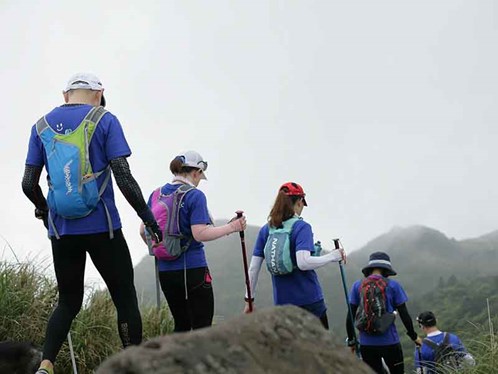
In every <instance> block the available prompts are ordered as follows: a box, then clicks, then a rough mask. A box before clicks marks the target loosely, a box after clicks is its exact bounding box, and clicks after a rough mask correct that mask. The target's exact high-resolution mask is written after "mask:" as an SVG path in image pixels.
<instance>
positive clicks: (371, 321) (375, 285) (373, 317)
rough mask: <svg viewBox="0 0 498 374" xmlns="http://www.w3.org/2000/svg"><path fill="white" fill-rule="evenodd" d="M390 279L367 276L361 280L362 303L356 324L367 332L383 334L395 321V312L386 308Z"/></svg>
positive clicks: (357, 313)
mask: <svg viewBox="0 0 498 374" xmlns="http://www.w3.org/2000/svg"><path fill="white" fill-rule="evenodd" d="M387 285H388V280H387V279H385V278H383V277H382V278H378V277H371V276H370V277H367V278H365V279H363V280H362V281H361V285H360V288H359V291H360V305H359V306H358V310H357V312H356V317H355V326H356V327H357V328H358V330H360V331H363V332H365V333H367V334H372V335H381V334H383V333H385V332H386V331H387V329H388V328H389V326H391V324H392V323H393V322H394V314H393V313H388V312H387V310H386V288H387Z"/></svg>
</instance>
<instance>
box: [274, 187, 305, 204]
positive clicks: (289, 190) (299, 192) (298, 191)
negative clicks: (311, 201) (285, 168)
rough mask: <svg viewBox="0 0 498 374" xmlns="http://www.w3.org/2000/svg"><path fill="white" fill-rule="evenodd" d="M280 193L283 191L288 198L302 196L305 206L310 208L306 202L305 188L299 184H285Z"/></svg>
mask: <svg viewBox="0 0 498 374" xmlns="http://www.w3.org/2000/svg"><path fill="white" fill-rule="evenodd" d="M279 191H282V192H283V193H284V194H286V195H287V196H300V197H302V198H303V203H304V206H308V203H306V200H305V198H304V197H305V196H306V194H305V193H304V190H303V188H302V187H301V186H300V185H299V184H297V183H294V182H287V183H284V184H282V185H281V186H280V189H279Z"/></svg>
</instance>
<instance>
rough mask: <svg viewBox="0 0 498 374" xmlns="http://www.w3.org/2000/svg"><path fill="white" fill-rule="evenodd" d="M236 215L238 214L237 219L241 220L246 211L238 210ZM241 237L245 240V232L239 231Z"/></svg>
mask: <svg viewBox="0 0 498 374" xmlns="http://www.w3.org/2000/svg"><path fill="white" fill-rule="evenodd" d="M235 214H237V218H240V217H242V215H243V214H244V211H243V210H237V211H236V212H235ZM239 235H240V237H241V238H242V239H244V231H239Z"/></svg>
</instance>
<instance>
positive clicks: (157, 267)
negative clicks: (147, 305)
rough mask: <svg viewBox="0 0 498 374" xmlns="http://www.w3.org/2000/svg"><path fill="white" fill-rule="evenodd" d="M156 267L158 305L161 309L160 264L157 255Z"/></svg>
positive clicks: (155, 259)
mask: <svg viewBox="0 0 498 374" xmlns="http://www.w3.org/2000/svg"><path fill="white" fill-rule="evenodd" d="M154 267H155V273H156V305H157V311H158V312H159V310H161V293H160V284H159V265H158V263H157V257H156V256H154Z"/></svg>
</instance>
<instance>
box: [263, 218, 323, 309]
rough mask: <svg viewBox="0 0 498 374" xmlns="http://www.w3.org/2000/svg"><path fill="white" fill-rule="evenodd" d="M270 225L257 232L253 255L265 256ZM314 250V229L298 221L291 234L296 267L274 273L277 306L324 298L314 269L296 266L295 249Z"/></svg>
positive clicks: (298, 304)
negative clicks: (302, 268)
mask: <svg viewBox="0 0 498 374" xmlns="http://www.w3.org/2000/svg"><path fill="white" fill-rule="evenodd" d="M269 230H270V229H269V227H268V224H266V225H264V226H263V227H262V228H261V229H260V230H259V234H258V238H257V239H256V243H255V245H254V251H253V256H258V257H263V258H264V257H265V253H264V248H265V244H266V240H267V239H268V235H269ZM297 251H309V252H312V253H313V252H314V251H315V249H314V243H313V232H312V231H311V225H310V224H309V223H307V222H305V221H303V220H299V221H296V223H295V224H294V226H293V227H292V232H291V235H290V254H291V259H292V263H293V264H294V266H295V267H296V268H295V269H294V271H293V272H292V273H290V274H285V275H276V276H275V275H272V283H273V301H274V303H275V305H284V304H292V305H297V306H302V305H309V304H313V303H316V302H317V301H320V300H323V293H322V288H321V287H320V283H319V281H318V276H317V274H316V272H315V271H314V270H306V271H302V270H299V269H298V268H297V263H296V252H297Z"/></svg>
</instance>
